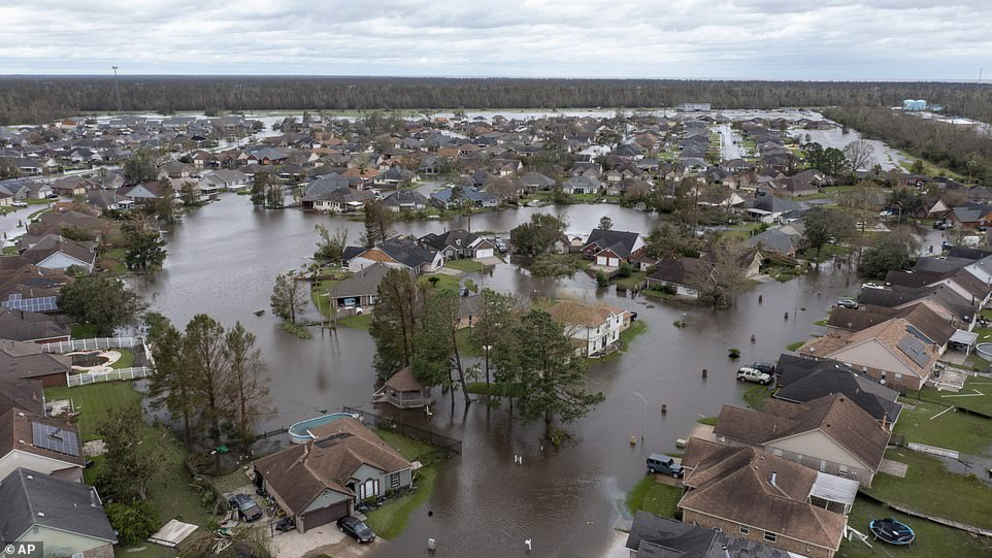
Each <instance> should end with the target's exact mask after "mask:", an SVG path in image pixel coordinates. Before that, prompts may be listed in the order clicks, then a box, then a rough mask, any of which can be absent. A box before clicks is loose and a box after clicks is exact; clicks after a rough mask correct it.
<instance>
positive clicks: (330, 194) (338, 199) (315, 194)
mask: <svg viewBox="0 0 992 558" xmlns="http://www.w3.org/2000/svg"><path fill="white" fill-rule="evenodd" d="M342 178H343V177H342ZM344 182H345V183H347V179H344ZM373 198H375V194H374V193H372V192H371V191H369V190H355V189H354V188H350V187H349V186H347V185H345V186H333V185H332V183H331V182H330V181H327V180H326V179H321V180H317V181H315V182H311V183H310V185H308V186H307V187H306V190H305V191H304V193H303V197H302V198H300V204H301V205H302V207H303V209H306V210H311V211H319V212H321V213H346V212H350V211H358V210H359V209H361V208H362V207H365V204H366V203H368V202H369V201H371V200H372V199H373Z"/></svg>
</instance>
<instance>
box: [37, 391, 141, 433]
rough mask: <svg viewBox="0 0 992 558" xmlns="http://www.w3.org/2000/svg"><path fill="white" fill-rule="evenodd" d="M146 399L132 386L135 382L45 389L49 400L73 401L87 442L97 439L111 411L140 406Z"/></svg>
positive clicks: (80, 430)
mask: <svg viewBox="0 0 992 558" xmlns="http://www.w3.org/2000/svg"><path fill="white" fill-rule="evenodd" d="M143 398H144V396H143V395H142V394H141V393H139V392H137V391H135V390H134V388H132V387H131V382H105V383H100V384H93V385H89V386H80V387H74V388H70V387H51V388H48V389H46V390H45V399H46V400H47V401H56V400H61V399H72V401H73V403H74V404H75V406H76V410H77V411H78V412H79V413H80V414H79V419H78V425H79V433H80V435H82V437H83V441H90V440H95V439H97V438H98V437H99V436H97V435H96V428H97V425H99V424H100V422H102V421H103V420H105V419H106V418H107V415H108V411H109V410H110V409H117V408H122V407H127V406H130V405H135V406H136V405H140V404H141V400H142V399H143Z"/></svg>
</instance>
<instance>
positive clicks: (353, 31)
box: [0, 0, 992, 80]
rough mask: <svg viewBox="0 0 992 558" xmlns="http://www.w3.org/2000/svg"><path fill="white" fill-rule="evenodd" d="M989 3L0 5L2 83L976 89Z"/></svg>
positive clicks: (987, 46)
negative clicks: (598, 83)
mask: <svg viewBox="0 0 992 558" xmlns="http://www.w3.org/2000/svg"><path fill="white" fill-rule="evenodd" d="M990 22H992V0H948V1H946V2H945V1H942V0H863V1H861V2H857V1H853V0H851V1H849V0H784V1H782V0H723V1H721V0H657V1H654V0H640V1H627V0H495V1H494V0H448V1H437V0H400V1H395V2H378V1H369V0H365V1H363V0H344V1H341V0H277V1H272V0H264V1H260V0H237V1H226V0H196V1H192V0H172V1H166V0H84V1H79V2H73V1H70V0H57V1H56V0H0V73H2V74H12V73H18V74H26V73H30V74H107V75H109V74H111V69H110V67H111V66H112V65H117V66H119V67H120V71H121V72H122V74H131V75H134V74H323V75H408V76H423V75H430V76H438V75H441V76H547V77H559V76H565V77H660V78H665V77H672V78H683V77H684V78H760V79H814V80H815V79H825V80H834V79H860V80H865V79H886V80H888V79H977V77H978V73H979V68H981V67H982V66H984V65H988V68H987V69H988V70H989V72H988V73H989V74H992V64H989V61H990V58H992V56H990V55H989V53H992V33H990V32H989V31H988V29H989V28H988V26H989V23H990Z"/></svg>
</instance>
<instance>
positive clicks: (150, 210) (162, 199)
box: [145, 186, 179, 225]
mask: <svg viewBox="0 0 992 558" xmlns="http://www.w3.org/2000/svg"><path fill="white" fill-rule="evenodd" d="M175 197H176V191H175V190H174V189H173V188H172V186H165V187H163V188H162V195H161V196H159V197H158V198H156V199H155V200H153V201H152V202H150V203H148V204H146V205H145V213H146V214H147V215H150V216H152V217H154V218H155V219H158V221H159V222H160V223H162V224H163V225H173V224H175V223H178V222H179V214H178V213H177V212H176V202H175Z"/></svg>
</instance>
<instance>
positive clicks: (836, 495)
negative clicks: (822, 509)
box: [809, 473, 859, 506]
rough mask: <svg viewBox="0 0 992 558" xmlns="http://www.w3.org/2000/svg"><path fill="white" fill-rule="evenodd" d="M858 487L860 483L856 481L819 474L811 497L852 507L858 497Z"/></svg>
mask: <svg viewBox="0 0 992 558" xmlns="http://www.w3.org/2000/svg"><path fill="white" fill-rule="evenodd" d="M858 486H859V483H858V481H856V480H852V479H845V478H841V477H837V476H834V475H828V474H826V473H817V474H816V482H814V483H813V490H811V491H810V493H809V495H810V496H816V497H817V498H822V499H824V500H828V501H830V502H840V503H842V504H845V505H848V506H852V505H854V499H855V498H856V497H857V495H858Z"/></svg>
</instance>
